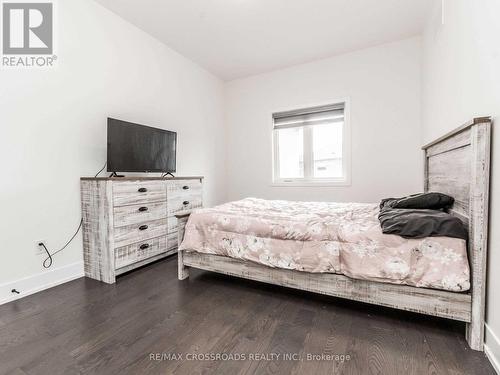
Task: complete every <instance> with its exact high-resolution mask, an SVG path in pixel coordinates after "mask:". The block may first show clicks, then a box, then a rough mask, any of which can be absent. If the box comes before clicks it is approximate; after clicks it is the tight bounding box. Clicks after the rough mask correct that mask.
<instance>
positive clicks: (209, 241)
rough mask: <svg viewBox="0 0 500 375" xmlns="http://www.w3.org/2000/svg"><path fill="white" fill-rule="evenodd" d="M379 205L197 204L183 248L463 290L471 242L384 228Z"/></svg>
mask: <svg viewBox="0 0 500 375" xmlns="http://www.w3.org/2000/svg"><path fill="white" fill-rule="evenodd" d="M378 214H379V206H378V204H364V203H329V202H290V201H280V200H272V201H271V200H263V199H256V198H246V199H243V200H239V201H235V202H230V203H226V204H223V205H220V206H216V207H213V208H205V209H199V210H195V211H194V212H193V213H192V214H191V215H190V217H189V220H188V223H187V225H186V231H185V235H184V241H183V242H182V244H181V246H180V250H187V251H197V252H200V253H207V254H215V255H221V256H228V257H232V258H236V259H242V260H248V261H253V262H256V263H260V264H263V265H265V266H268V267H276V268H283V269H290V270H297V271H303V272H313V273H325V272H326V273H338V274H343V275H346V276H348V277H352V278H355V279H363V280H371V281H378V282H387V283H393V284H405V285H412V286H417V287H426V288H435V289H443V290H449V291H466V290H468V289H469V287H470V283H469V265H468V260H467V253H466V241H465V240H463V239H459V238H450V237H430V238H421V239H405V238H403V237H401V236H397V235H392V234H383V233H382V230H381V228H380V225H379V222H378V219H377V216H378Z"/></svg>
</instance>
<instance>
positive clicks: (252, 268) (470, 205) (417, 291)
mask: <svg viewBox="0 0 500 375" xmlns="http://www.w3.org/2000/svg"><path fill="white" fill-rule="evenodd" d="M490 134H491V120H490V118H489V117H483V118H476V119H474V120H472V121H470V122H468V123H466V124H464V125H463V126H461V127H459V128H458V129H456V130H454V131H452V132H450V133H448V134H446V135H444V136H442V137H440V138H438V139H437V140H435V141H433V142H431V143H429V144H427V145H425V146H423V147H422V149H423V150H424V153H425V179H424V183H425V188H424V190H425V191H439V192H443V193H447V194H449V195H451V196H453V197H454V198H455V204H454V206H453V208H452V209H451V210H450V212H451V213H452V214H454V215H456V216H458V217H460V218H461V219H462V220H463V221H464V223H466V225H467V226H468V228H469V242H468V255H469V264H470V271H471V276H470V280H471V289H470V290H469V291H468V292H464V293H458V292H450V291H444V290H436V289H427V288H418V287H413V286H406V285H395V284H387V283H380V282H374V281H365V280H356V279H351V278H349V277H346V276H343V275H338V274H329V273H307V272H300V271H291V270H284V269H279V268H270V267H267V266H263V265H259V264H257V263H253V262H245V261H241V260H238V259H233V258H229V257H224V256H218V255H211V254H201V253H197V252H194V251H179V254H178V262H179V280H184V279H186V278H187V277H189V268H190V267H193V268H198V269H203V270H207V271H213V272H218V273H222V274H226V275H231V276H237V277H241V278H245V279H251V280H256V281H261V282H265V283H271V284H276V285H281V286H285V287H289V288H295V289H300V290H305V291H310V292H315V293H320V294H326V295H329V296H334V297H341V298H347V299H351V300H356V301H362V302H366V303H372V304H376V305H382V306H388V307H392V308H396V309H401V310H407V311H413V312H417V313H422V314H427V315H434V316H438V317H443V318H448V319H453V320H459V321H463V322H465V323H466V340H467V342H468V343H469V345H470V347H471V348H472V349H474V350H483V342H484V307H485V290H486V288H485V283H486V255H487V240H488V238H487V237H488V193H489V175H490ZM176 216H177V218H178V220H179V232H178V234H179V244H180V243H181V241H182V239H183V237H184V227H185V225H186V223H187V220H188V218H189V212H187V211H184V212H179V213H178V214H177V215H176Z"/></svg>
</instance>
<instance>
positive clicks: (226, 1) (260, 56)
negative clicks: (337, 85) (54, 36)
mask: <svg viewBox="0 0 500 375" xmlns="http://www.w3.org/2000/svg"><path fill="white" fill-rule="evenodd" d="M97 1H98V2H99V3H101V4H102V5H103V6H105V7H106V8H108V9H110V10H111V11H113V12H115V13H116V14H118V15H119V16H121V17H123V18H124V19H126V20H128V21H130V22H131V23H133V24H135V25H136V26H138V27H139V28H141V29H143V30H144V31H146V32H148V33H149V34H151V35H153V36H154V37H156V38H157V39H159V40H160V41H162V42H163V43H165V44H166V45H168V46H169V47H171V48H173V49H174V50H176V51H177V52H179V53H181V54H182V55H184V56H186V57H187V58H189V59H191V60H193V61H195V62H196V63H198V64H199V65H201V66H203V67H204V68H206V69H207V70H209V71H210V72H212V73H214V74H215V75H217V76H219V77H220V78H222V79H224V80H232V79H235V78H241V77H245V76H249V75H254V74H258V73H262V72H266V71H270V70H274V69H278V68H283V67H287V66H291V65H295V64H300V63H304V62H308V61H312V60H316V59H321V58H325V57H330V56H333V55H337V54H341V53H345V52H349V51H353V50H357V49H361V48H366V47H370V46H374V45H377V44H382V43H386V42H390V41H394V40H399V39H403V38H407V37H411V36H414V35H417V34H419V33H420V32H421V30H422V28H423V25H424V22H425V18H426V16H427V13H428V10H429V8H430V5H431V2H432V1H437V0H140V1H137V0H97Z"/></svg>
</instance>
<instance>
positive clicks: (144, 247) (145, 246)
mask: <svg viewBox="0 0 500 375" xmlns="http://www.w3.org/2000/svg"><path fill="white" fill-rule="evenodd" d="M147 248H149V244H148V243H144V244H142V245H141V246H140V247H139V249H141V250H146V249H147Z"/></svg>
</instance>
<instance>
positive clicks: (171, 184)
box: [167, 180, 202, 200]
mask: <svg viewBox="0 0 500 375" xmlns="http://www.w3.org/2000/svg"><path fill="white" fill-rule="evenodd" d="M201 188H202V185H201V181H200V180H181V181H167V198H168V199H169V200H171V199H178V198H182V197H185V196H187V195H199V196H200V197H201V196H202V190H201Z"/></svg>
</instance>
